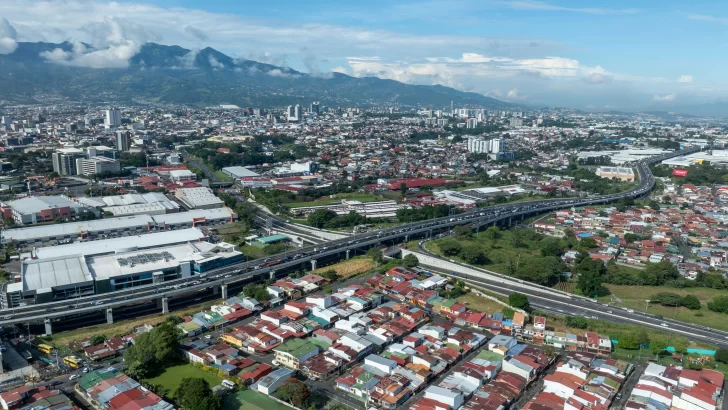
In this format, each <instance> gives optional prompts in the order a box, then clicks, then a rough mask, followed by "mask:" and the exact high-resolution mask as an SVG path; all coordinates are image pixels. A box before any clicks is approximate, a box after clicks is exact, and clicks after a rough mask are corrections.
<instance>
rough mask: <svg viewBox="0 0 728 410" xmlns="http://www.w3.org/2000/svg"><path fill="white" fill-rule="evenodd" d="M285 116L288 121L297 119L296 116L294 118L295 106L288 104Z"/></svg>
mask: <svg viewBox="0 0 728 410" xmlns="http://www.w3.org/2000/svg"><path fill="white" fill-rule="evenodd" d="M286 118H287V119H288V121H298V118H296V107H294V106H292V105H289V106H288V108H287V109H286Z"/></svg>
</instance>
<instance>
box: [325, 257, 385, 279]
mask: <svg viewBox="0 0 728 410" xmlns="http://www.w3.org/2000/svg"><path fill="white" fill-rule="evenodd" d="M372 269H374V262H372V260H371V259H368V258H357V259H349V260H348V261H344V262H341V263H337V264H335V265H331V266H326V267H323V268H321V269H316V270H315V271H313V272H312V273H322V272H326V271H329V270H334V271H335V272H336V274H337V275H339V277H341V278H343V279H346V278H349V277H352V276H356V275H358V274H360V273H364V272H368V271H370V270H372Z"/></svg>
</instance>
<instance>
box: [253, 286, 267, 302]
mask: <svg viewBox="0 0 728 410" xmlns="http://www.w3.org/2000/svg"><path fill="white" fill-rule="evenodd" d="M253 299H255V300H257V301H258V302H265V301H266V300H270V293H268V289H266V287H265V286H259V287H258V288H257V289H256V290H255V293H254V294H253Z"/></svg>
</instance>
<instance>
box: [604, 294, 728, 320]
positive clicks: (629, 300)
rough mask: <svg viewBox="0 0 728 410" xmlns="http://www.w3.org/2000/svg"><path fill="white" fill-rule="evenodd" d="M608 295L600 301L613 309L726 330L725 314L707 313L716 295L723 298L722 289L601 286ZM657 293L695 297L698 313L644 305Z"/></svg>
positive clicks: (727, 317)
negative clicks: (639, 312)
mask: <svg viewBox="0 0 728 410" xmlns="http://www.w3.org/2000/svg"><path fill="white" fill-rule="evenodd" d="M604 286H605V287H606V288H607V289H609V292H610V293H611V294H610V295H608V296H602V297H600V298H599V300H600V302H602V303H609V304H610V305H612V306H620V307H626V308H629V309H634V310H637V311H641V312H645V311H646V312H649V313H652V314H655V315H661V316H664V317H669V318H674V319H677V320H680V321H683V322H687V323H695V324H698V325H703V326H709V327H712V328H715V329H720V330H728V315H726V314H724V313H717V312H712V311H710V310H708V308H707V307H706V303H707V302H709V301H711V300H712V299H713V298H714V297H716V296H725V295H726V291H725V290H718V289H706V288H689V289H675V288H666V287H660V286H619V285H609V284H606V285H604ZM660 292H669V293H677V294H678V295H681V296H685V295H695V296H696V297H697V298H698V300H700V303H701V304H702V305H703V307H702V308H701V309H700V310H690V309H687V308H684V307H668V306H662V305H658V304H655V303H652V304H649V306H647V303H646V302H645V301H646V300H647V299H649V298H650V297H651V296H652V295H654V294H656V293H660Z"/></svg>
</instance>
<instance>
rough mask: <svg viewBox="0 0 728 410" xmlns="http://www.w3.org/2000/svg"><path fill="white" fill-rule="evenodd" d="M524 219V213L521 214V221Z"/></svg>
mask: <svg viewBox="0 0 728 410" xmlns="http://www.w3.org/2000/svg"><path fill="white" fill-rule="evenodd" d="M524 219H526V214H521V222H523V220H524Z"/></svg>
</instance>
